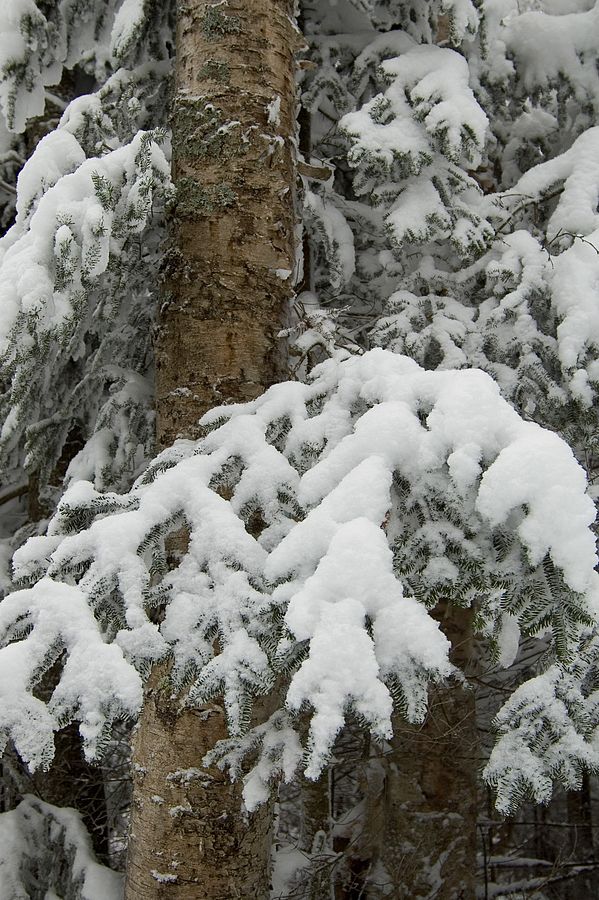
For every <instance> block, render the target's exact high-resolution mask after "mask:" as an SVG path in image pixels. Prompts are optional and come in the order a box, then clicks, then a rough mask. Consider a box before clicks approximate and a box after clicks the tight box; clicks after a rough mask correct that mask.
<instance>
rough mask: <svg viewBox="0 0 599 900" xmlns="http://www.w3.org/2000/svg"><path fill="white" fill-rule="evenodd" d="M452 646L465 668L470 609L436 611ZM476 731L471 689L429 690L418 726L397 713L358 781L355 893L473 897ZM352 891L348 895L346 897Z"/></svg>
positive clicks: (443, 899) (410, 898)
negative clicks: (361, 880)
mask: <svg viewBox="0 0 599 900" xmlns="http://www.w3.org/2000/svg"><path fill="white" fill-rule="evenodd" d="M439 618H440V620H441V626H442V628H443V631H444V633H445V634H446V635H447V637H448V638H449V640H450V641H451V643H452V647H453V651H452V654H451V658H452V662H454V664H456V665H457V666H458V667H459V668H460V669H462V670H468V667H469V662H470V657H471V653H472V610H469V609H459V608H455V607H447V608H443V609H441V610H439ZM477 747H478V735H477V729H476V710H475V704H474V694H473V692H472V691H470V690H468V688H467V687H463V686H461V685H449V686H442V687H436V688H434V689H432V690H430V691H429V711H428V715H427V718H426V721H425V723H424V724H423V725H421V726H414V725H409V724H408V723H406V722H405V721H404V720H401V719H400V718H399V717H396V718H395V721H394V736H393V738H392V740H391V741H390V743H389V745H388V748H387V752H386V753H385V754H384V757H383V760H382V766H381V764H380V762H378V763H376V777H374V778H373V779H372V784H370V783H369V784H367V786H366V797H365V816H364V823H363V834H362V836H361V839H360V840H359V842H358V848H359V851H360V854H361V856H362V858H363V859H364V860H365V861H368V882H369V884H368V886H367V887H366V888H363V889H362V893H361V894H360V896H363V897H368V898H369V900H374V898H378V897H383V896H388V893H385V892H386V891H388V890H389V889H391V891H392V894H391V896H393V897H394V898H397V900H400V898H405V900H416V898H432V897H434V898H435V900H474V897H475V895H476V890H475V876H476V787H477V785H476V774H477ZM351 896H353V895H351Z"/></svg>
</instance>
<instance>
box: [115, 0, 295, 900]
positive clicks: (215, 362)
mask: <svg viewBox="0 0 599 900" xmlns="http://www.w3.org/2000/svg"><path fill="white" fill-rule="evenodd" d="M292 15H293V2H292V0H228V2H218V3H208V2H206V0H189V2H187V3H186V4H183V3H181V4H180V7H179V18H178V25H177V62H176V96H175V102H174V107H173V116H172V124H173V157H174V158H173V173H174V178H175V184H176V198H175V201H174V204H173V211H172V220H171V242H170V248H169V250H168V252H167V262H166V271H165V276H166V292H165V297H164V303H163V307H162V311H161V317H160V323H159V331H158V335H157V342H156V370H157V378H156V381H157V383H156V393H157V429H158V435H157V436H158V443H159V445H161V446H166V445H168V444H170V443H171V442H172V441H173V440H175V439H176V438H177V437H187V438H189V437H194V436H195V435H196V433H197V431H196V425H197V420H198V419H199V417H200V416H201V415H202V413H203V412H205V411H206V410H207V409H209V408H210V407H212V406H214V405H215V404H220V403H223V402H225V401H243V400H247V399H250V398H253V397H255V396H257V395H259V394H260V393H261V392H262V391H264V390H265V388H267V387H268V386H269V385H270V384H272V383H273V382H275V381H277V380H279V379H280V377H281V375H282V373H283V371H284V353H283V348H282V346H281V343H280V341H279V340H278V337H277V335H278V332H279V330H280V329H281V327H282V326H283V324H284V323H285V320H286V316H287V310H288V306H289V302H290V299H291V296H292V284H293V270H294V267H295V243H296V238H295V210H294V191H295V168H294V156H293V139H294V135H295V87H294V74H295V73H294V58H293V55H294V51H295V50H296V49H297V47H298V39H297V31H296V29H295V27H294V25H293V22H292ZM167 675H168V670H167V667H166V666H157V667H156V668H155V670H154V672H153V673H152V675H151V677H150V680H149V683H148V688H147V692H146V700H145V703H144V708H143V711H142V715H141V720H140V723H139V726H138V731H137V735H136V738H135V743H134V753H133V769H134V793H133V809H132V821H131V833H130V845H129V857H128V867H127V879H126V888H125V898H126V900H146V898H163V897H169V898H171V897H172V898H177V900H179V898H181V900H187V898H197V900H200V898H201V900H233V898H244V900H264V898H266V897H268V895H269V873H270V849H271V833H270V832H271V825H272V810H271V808H270V807H269V806H268V805H266V806H264V807H262V808H261V809H260V810H258V812H257V813H255V814H253V815H252V816H246V817H245V818H244V816H243V814H242V803H241V788H240V785H239V784H235V785H231V784H230V783H229V781H228V780H227V778H226V777H225V776H223V775H222V773H220V772H219V771H218V770H215V769H209V770H207V769H205V768H204V767H203V766H202V758H203V756H204V755H205V753H206V752H207V751H208V750H209V749H211V748H212V747H213V746H214V744H215V743H216V742H217V741H218V740H220V739H221V738H224V737H225V736H226V733H227V732H226V721H225V715H224V709H223V706H222V704H221V703H219V702H215V703H210V704H208V705H206V706H205V707H202V708H201V709H199V710H193V711H191V710H186V711H181V707H180V700H181V698H173V697H172V696H171V694H170V692H169V690H168V687H167V681H168V679H167V678H165V676H167ZM265 714H266V712H265Z"/></svg>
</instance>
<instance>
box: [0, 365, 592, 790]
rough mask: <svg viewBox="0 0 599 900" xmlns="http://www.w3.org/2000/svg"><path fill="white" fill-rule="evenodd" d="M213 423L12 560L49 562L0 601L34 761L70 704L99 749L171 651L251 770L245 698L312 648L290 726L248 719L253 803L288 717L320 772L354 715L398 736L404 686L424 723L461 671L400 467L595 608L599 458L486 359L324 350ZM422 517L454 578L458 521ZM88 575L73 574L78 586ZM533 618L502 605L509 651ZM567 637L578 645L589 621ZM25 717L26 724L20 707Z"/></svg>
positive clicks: (12, 709)
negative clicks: (217, 698) (400, 492)
mask: <svg viewBox="0 0 599 900" xmlns="http://www.w3.org/2000/svg"><path fill="white" fill-rule="evenodd" d="M314 402H317V408H316V410H315V411H314V412H312V413H311V414H310V410H311V407H312V404H313V403H314ZM203 421H204V423H205V424H206V425H209V424H210V423H214V425H215V427H214V428H213V430H212V431H210V432H209V433H208V434H207V435H206V437H205V438H203V439H202V440H201V441H200V442H198V443H194V442H191V441H183V442H179V443H178V444H175V445H174V447H173V448H172V449H171V450H168V451H165V452H164V454H163V455H162V457H159V458H158V459H157V460H156V462H155V464H154V466H155V468H153V469H151V470H150V471H151V473H152V474H151V475H150V473H148V475H147V476H143V477H142V478H140V479H139V480H138V482H137V484H136V485H135V486H134V487H133V489H132V490H131V492H130V493H129V494H128V495H124V496H118V495H116V494H108V495H102V494H100V493H98V492H97V491H95V490H94V488H93V487H92V486H91V485H90V484H89V483H85V482H79V483H75V484H73V486H72V487H71V488H70V489H69V490H68V491H67V492H66V494H65V496H64V498H63V500H62V501H61V504H60V506H59V509H58V511H57V514H56V516H55V517H54V519H53V520H52V522H51V523H50V526H49V529H48V535H47V536H44V537H39V538H36V539H34V540H32V541H30V542H29V543H28V544H26V545H25V546H24V547H23V548H22V549H21V550H19V551H18V552H17V554H16V555H15V559H14V565H15V572H16V575H17V576H18V577H27V576H29V577H31V576H32V575H34V574H35V573H36V572H38V571H39V570H40V567H41V569H42V571H43V569H44V568H47V572H48V575H47V576H46V577H45V578H42V579H41V580H40V581H39V582H38V583H37V584H36V585H35V586H34V587H32V588H30V589H28V590H24V591H20V592H16V593H14V594H12V595H10V596H9V597H8V598H7V599H6V600H5V601H4V603H3V604H2V606H1V607H0V626H1V627H2V634H3V635H4V636H5V640H7V639H8V640H10V635H11V634H13V632H12V631H11V629H14V628H17V632H15V633H16V634H19V633H21V634H22V633H24V629H26V628H27V627H29V626H32V630H31V631H30V633H28V634H26V635H25V636H24V638H23V639H22V640H20V641H17V642H16V643H10V644H8V646H6V647H5V648H4V649H3V650H1V651H0V665H6V666H8V667H9V669H10V671H11V672H12V673H13V675H12V678H11V679H9V680H6V681H5V682H3V684H4V685H5V686H4V687H3V688H2V690H3V701H4V702H3V706H2V708H3V709H4V710H5V712H4V715H3V717H2V720H1V723H2V727H3V730H4V734H5V735H6V737H9V736H11V737H12V738H13V740H15V742H16V744H17V746H18V748H19V751H20V752H21V754H22V755H23V756H24V758H26V759H28V760H29V761H30V763H31V765H38V764H40V763H41V762H43V761H45V760H47V759H48V758H49V756H50V755H51V753H52V748H51V743H52V731H53V729H55V728H56V727H57V722H58V720H59V719H60V720H61V721H65V720H66V721H68V720H71V719H73V718H76V719H78V720H79V721H80V722H81V733H82V736H83V738H84V741H85V745H86V748H87V750H86V752H87V753H88V754H89V755H93V753H94V752H95V747H96V744H97V742H98V740H99V739H100V737H101V734H102V729H103V728H104V727H105V725H106V724H107V723H108V722H110V721H111V718H112V717H114V716H115V715H117V714H120V715H122V714H126V715H128V716H131V717H134V716H135V715H136V714H137V711H138V709H139V706H140V703H141V678H140V674H139V672H140V671H142V672H143V671H146V670H147V668H148V666H149V665H151V664H152V663H153V662H155V661H156V660H158V659H161V658H163V657H164V656H165V654H166V653H167V652H170V653H171V654H172V658H173V678H174V687H175V689H176V687H177V684H178V683H179V682H178V679H184V680H186V681H188V680H189V678H190V674H191V676H192V683H191V687H190V689H189V693H188V702H189V703H191V704H192V705H193V704H198V705H201V704H202V703H204V702H206V700H207V698H209V697H210V696H212V695H214V694H215V693H217V694H222V695H223V696H224V700H225V706H226V710H227V716H228V722H229V731H230V734H231V740H232V741H234V742H235V741H237V744H235V745H234V746H233V747H232V748H229V750H227V753H226V754H225V756H226V757H227V758H228V760H229V763H230V764H231V765H233V764H235V765H237V763H235V762H234V761H235V759H236V758H237V757H236V756H235V754H236V753H239V752H241V751H240V747H242V746H245V745H244V744H243V742H244V740H245V737H244V735H245V730H246V728H247V721H246V713H245V710H246V708H247V702H248V697H249V696H259V695H260V694H263V693H267V692H269V691H270V690H271V689H272V687H273V685H274V683H275V680H276V678H277V672H278V671H282V670H284V669H285V667H286V666H287V665H288V664H289V663H288V660H290V659H293V654H294V653H296V651H297V650H298V648H300V647H301V646H305V650H306V653H305V658H303V657H301V656H300V657H299V658H297V661H296V662H295V663H291V666H292V669H291V672H290V673H289V675H288V684H287V688H286V700H285V704H286V708H287V711H288V713H289V714H291V716H292V718H291V721H290V722H283V721H282V720H275V721H274V722H273V723H271V726H272V727H271V728H270V729H269V728H265V729H263V730H262V731H261V732H259V733H258V734H256V733H253V732H252V731H250V732H249V733H248V734H249V735H250V741H253V742H254V743H252V744H251V746H253V747H254V748H255V747H256V746H257V745H258V746H259V747H261V748H262V750H261V753H262V754H266V752H267V751H266V749H265V748H266V747H268V746H270V747H271V751H272V753H273V754H274V761H273V760H271V762H270V763H268V764H267V762H266V756H264V755H260V754H259V757H258V762H257V763H256V764H255V765H256V766H257V768H255V769H252V770H251V772H250V773H249V774H248V782H247V785H246V788H247V790H246V797H247V802H248V803H250V804H256V803H257V802H260V800H261V799H264V797H265V793H266V792H267V790H268V788H267V784H268V781H269V778H270V775H269V773H270V774H272V772H273V771H274V770H273V769H272V766H275V768H276V767H277V766H279V767H281V766H282V767H283V769H285V772H288V765H287V763H284V762H283V761H282V760H283V759H284V758H287V760H290V759H291V760H295V763H294V765H297V763H298V761H299V757H298V751H297V745H294V743H293V739H292V733H293V717H294V716H299V715H301V716H304V715H305V710H306V709H309V710H310V712H309V714H308V719H309V734H308V740H307V746H306V748H305V759H304V767H305V772H306V774H307V775H308V776H309V777H312V778H316V777H318V774H319V772H320V771H321V769H322V767H323V765H324V764H325V762H326V760H327V758H328V757H329V755H330V753H331V749H332V746H333V743H334V740H335V737H336V735H337V734H338V732H339V731H340V729H341V728H342V726H343V723H344V721H345V718H346V715H347V714H348V711H349V710H353V712H354V713H355V714H357V715H359V716H360V717H361V719H362V720H363V721H364V722H365V723H367V725H368V727H369V728H370V730H371V731H372V733H373V734H374V735H376V736H378V737H379V738H383V737H388V736H389V735H390V734H391V715H392V711H393V701H392V695H391V686H393V690H400V691H401V695H402V697H403V707H402V710H403V714H404V715H405V716H406V717H407V718H408V719H409V720H410V721H413V722H421V721H422V720H423V718H424V716H425V714H426V703H427V685H428V683H430V682H431V681H432V682H434V681H439V680H443V679H445V678H447V677H449V676H450V675H451V673H452V671H453V668H452V666H451V665H450V663H449V661H448V654H449V649H450V646H449V643H448V641H447V639H446V638H445V637H444V635H443V634H442V633H441V631H440V629H439V625H438V623H437V622H436V621H435V620H434V619H432V618H431V617H430V615H429V614H428V612H427V611H426V609H425V607H424V605H423V604H422V603H421V602H420V601H419V600H418V599H415V598H414V597H413V596H410V593H409V592H408V591H406V590H405V589H404V587H403V586H402V579H401V578H400V577H399V576H398V573H397V571H396V566H395V561H394V548H395V547H396V543H395V542H396V541H397V540H398V539H400V537H401V538H402V539H405V537H406V534H409V529H410V528H411V527H412V526H410V525H409V521H410V520H409V517H408V518H407V519H406V521H403V522H402V518H401V516H402V510H401V506H400V507H399V508H397V506H396V504H397V500H396V494H395V482H396V479H397V478H398V477H400V478H402V479H404V480H407V482H408V483H409V484H410V485H412V490H413V491H414V492H415V496H426V495H427V491H428V490H433V491H435V490H437V489H438V487H439V485H443V491H444V492H445V493H446V496H447V498H448V501H450V502H452V503H453V504H455V509H456V510H459V509H461V510H462V513H461V514H462V515H464V516H466V517H468V518H469V519H470V520H471V525H470V530H471V531H472V532H473V534H474V535H475V536H476V535H478V537H475V538H474V539H473V540H474V541H476V540H480V541H481V549H480V550H475V549H474V547H475V546H476V545H475V544H474V545H473V549H472V551H470V552H474V553H478V554H479V555H480V554H486V553H488V550H487V549H485V548H486V547H487V544H486V543H485V541H488V540H489V539H490V535H491V534H492V533H493V529H496V528H497V527H503V528H507V529H508V530H511V531H512V533H513V534H514V536H515V537H516V538H517V540H518V541H519V545H520V546H521V547H522V549H523V551H524V552H525V553H526V554H527V556H528V560H529V565H530V567H531V568H532V570H533V571H534V568H535V567H537V566H539V565H540V564H541V563H542V562H543V558H544V557H545V555H546V554H549V556H550V558H551V559H552V560H553V563H554V565H555V566H556V568H557V569H558V570H559V571H560V572H561V573H562V575H563V578H564V581H565V583H566V584H567V585H568V586H569V587H570V588H571V589H572V590H573V591H575V592H577V593H578V597H579V603H580V605H581V608H582V609H584V608H586V609H588V610H589V611H590V609H591V608H592V609H594V606H593V603H594V602H595V601H594V598H595V593H596V590H597V575H596V573H595V572H594V566H595V563H596V559H597V557H596V553H595V546H594V538H593V534H592V531H591V527H590V526H591V525H592V522H593V518H594V510H593V504H592V502H591V501H590V499H589V498H588V497H587V495H586V493H585V489H586V480H585V476H584V473H583V471H582V469H581V468H580V466H579V465H578V463H577V462H576V461H575V459H574V457H573V455H572V452H571V451H570V449H569V448H568V447H567V445H566V444H565V443H564V442H563V441H562V440H561V439H560V438H558V437H557V436H556V435H555V434H552V433H551V432H548V431H544V430H543V429H541V428H540V427H539V426H537V425H535V424H533V423H530V422H526V421H524V420H522V419H521V418H520V417H519V416H518V414H517V413H516V412H515V410H514V409H513V408H512V407H510V406H509V404H507V403H506V402H505V401H504V400H503V399H502V398H501V397H500V395H499V390H498V388H497V385H496V384H495V383H494V382H493V381H492V379H491V378H490V377H489V376H487V375H485V374H484V373H483V372H480V371H476V370H465V371H452V370H450V371H426V370H424V369H421V368H420V367H419V366H418V365H417V364H416V363H415V362H414V361H413V360H411V359H409V358H407V357H402V356H400V355H398V354H393V353H389V352H386V351H383V350H372V351H369V352H367V353H364V354H363V355H362V356H353V357H348V358H346V359H344V360H329V361H327V362H325V363H322V364H321V365H320V366H318V367H317V368H316V369H315V370H314V373H313V376H312V378H311V380H310V382H309V383H307V384H301V383H298V382H288V383H283V384H279V385H275V386H274V387H273V388H271V389H270V390H268V391H267V392H266V393H265V394H264V395H263V396H262V397H259V398H258V399H256V400H253V401H251V402H250V403H247V404H237V405H231V406H225V407H222V408H220V409H217V410H212V411H211V412H210V413H208V414H207V415H206V416H205V417H204V420H203ZM277 423H278V424H277ZM282 423H286V425H284V427H283V430H282V431H280V432H279V434H280V437H279V439H278V440H276V441H275V437H274V435H275V434H276V433H277V428H281V426H282ZM275 426H276V427H275ZM273 429H274V430H273ZM269 434H272V435H273V436H272V437H271V438H270V439H269V438H268V435H269ZM165 466H166V468H165ZM223 489H224V494H222V495H221V493H220V491H221V490H223ZM84 511H87V512H86V513H85V515H86V516H88V522H89V523H90V524H89V525H88V526H87V527H83V528H81V529H79V530H78V529H75V530H73V528H72V525H71V524H70V523H71V521H72V516H73V515H76V516H81V515H82V514H83V513H84ZM255 511H256V512H259V515H260V517H261V518H262V520H263V522H264V529H263V532H262V534H259V535H257V536H256V535H254V534H253V533H252V526H251V525H250V521H251V516H252V515H253V513H254V512H255ZM90 512H91V515H90ZM182 525H185V527H186V528H187V529H189V544H188V547H187V549H185V550H184V552H183V555H182V558H181V560H180V562H179V564H178V565H177V567H176V568H175V569H173V570H172V571H170V572H169V571H164V570H163V574H162V576H161V580H159V581H158V583H156V581H155V576H153V575H152V574H151V572H153V571H154V569H153V568H152V566H153V563H152V560H153V559H154V558H156V554H158V557H160V555H161V554H162V553H163V552H164V550H163V546H164V545H163V541H164V540H165V537H166V535H167V534H168V533H169V532H176V531H177V530H178V529H180V528H181V527H182ZM406 529H408V531H407V532H406ZM418 529H419V530H418V531H417V532H416V534H419V535H420V537H419V538H418V539H419V540H422V539H423V538H424V539H425V540H426V541H427V542H428V543H427V545H426V546H428V547H429V548H430V558H429V560H428V565H427V566H426V568H425V570H424V571H425V577H426V578H428V579H429V583H430V584H433V585H435V584H436V585H438V584H443V583H444V584H453V583H454V582H456V583H458V584H459V582H460V579H461V578H462V577H463V575H462V572H461V569H460V565H461V564H460V562H459V558H456V559H455V560H451V559H447V558H445V553H444V547H445V540H446V538H445V537H444V535H451V534H452V533H453V532H454V531H455V530H456V529H455V525H452V524H451V523H450V522H449V521H447V522H445V523H444V521H443V519H440V520H439V521H438V522H431V523H429V524H428V525H427V526H425V527H422V528H421V527H420V526H418ZM458 533H460V532H459V530H458ZM470 543H472V539H471V541H470ZM483 558H484V556H483ZM73 575H74V576H75V579H76V582H77V583H76V584H67V583H65V578H70V577H73ZM156 592H158V593H157V594H156V596H157V598H159V600H158V602H160V603H161V604H162V605H163V607H164V615H163V617H162V622H161V624H160V625H157V624H156V623H155V622H154V621H152V620H151V619H150V611H151V609H152V603H153V602H154V601H152V599H151V598H152V597H153V595H154V594H155V593H156ZM106 603H108V607H107V609H110V608H112V609H113V613H112V615H113V616H114V615H117V616H118V618H119V621H120V623H121V624H120V627H119V628H118V630H115V629H114V628H111V627H107V625H106V623H104V620H103V619H102V609H103V606H102V604H106ZM585 604H586V607H585ZM509 612H510V611H508V613H509ZM275 613H276V614H277V615H278V616H279V617H280V621H281V626H280V628H279V631H278V638H277V640H278V644H277V646H273V645H272V640H273V616H274V615H275ZM479 614H485V607H484V606H480V608H479ZM527 614H528V613H527V607H526V605H525V606H523V607H522V606H521V607H519V608H518V610H514V612H513V617H514V618H513V620H512V619H510V618H509V615H507V616H506V615H503V616H499V617H498V618H496V620H495V619H494V618H493V617H494V616H496V614H495V613H494V612H493V608H492V604H491V606H490V607H489V611H488V615H489V616H490V618H489V620H488V623H487V627H488V628H490V629H491V632H492V631H493V629H494V628H497V629H498V642H499V645H500V653H501V654H502V658H503V659H504V660H506V661H507V660H508V659H509V658H511V657H512V656H513V654H514V652H515V650H516V648H517V642H518V622H519V619H518V616H526V615H527ZM18 629H21V632H19V631H18ZM215 633H217V634H218V645H219V652H218V653H217V654H215V651H214V634H215ZM275 634H277V632H276V631H275ZM569 634H570V638H569V640H570V645H569V646H572V642H575V641H576V639H577V636H578V634H579V629H578V631H577V630H576V628H575V629H574V630H571V631H570V632H569ZM50 647H54V648H56V650H55V651H54V652H60V651H61V649H64V651H65V653H66V657H65V665H64V668H63V671H62V675H61V679H60V682H59V684H58V686H57V687H56V689H55V690H54V693H53V696H52V699H51V701H50V703H49V704H48V705H47V706H46V704H44V703H42V702H41V701H39V700H37V699H35V698H34V697H33V696H32V695H31V694H30V693H29V690H30V682H31V679H32V677H33V673H34V672H39V673H41V671H43V668H44V666H45V665H47V664H48V661H47V660H46V661H45V656H44V654H46V653H47V651H48V648H50ZM90 648H93V649H92V650H91V651H90ZM356 659H359V660H360V666H356V665H355V660H356ZM37 677H39V675H38V676H37ZM248 692H249V693H248ZM25 711H26V713H25ZM25 714H26V715H27V717H28V718H29V720H30V724H29V727H28V729H27V731H26V733H25V731H24V730H23V729H21V728H20V724H19V723H20V721H21V718H22V716H23V715H25ZM33 721H35V722H36V723H37V724H36V725H35V726H34V727H31V722H33ZM275 725H276V727H275ZM272 729H274V731H273V730H272ZM271 740H274V744H273V743H269V742H270V741H271ZM240 742H241V743H240ZM256 742H257V744H256ZM248 746H249V745H248ZM294 746H295V749H293V748H294ZM235 748H237V749H235ZM277 748H278V749H277ZM269 752H270V751H269ZM227 754H228V756H227ZM301 755H302V752H301V751H299V756H301ZM277 759H279V760H280V761H279V762H276V760H277ZM260 760H261V761H260ZM265 767H266V768H265Z"/></svg>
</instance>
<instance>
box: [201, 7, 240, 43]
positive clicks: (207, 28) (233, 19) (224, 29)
mask: <svg viewBox="0 0 599 900" xmlns="http://www.w3.org/2000/svg"><path fill="white" fill-rule="evenodd" d="M219 7H220V4H219V6H209V7H208V9H207V10H206V12H205V14H204V17H203V19H202V31H203V33H204V37H205V38H206V40H207V41H218V40H220V39H221V38H223V37H225V36H226V35H228V34H239V32H240V31H241V20H240V19H239V16H226V15H225V14H224V13H223V12H222V10H221V9H220V8H219Z"/></svg>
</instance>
